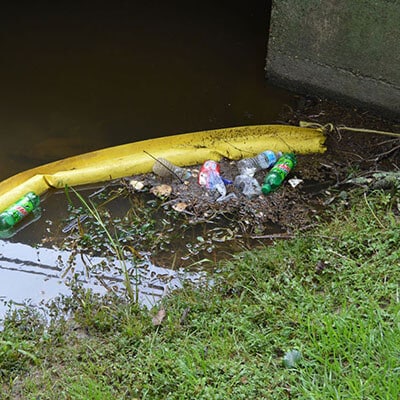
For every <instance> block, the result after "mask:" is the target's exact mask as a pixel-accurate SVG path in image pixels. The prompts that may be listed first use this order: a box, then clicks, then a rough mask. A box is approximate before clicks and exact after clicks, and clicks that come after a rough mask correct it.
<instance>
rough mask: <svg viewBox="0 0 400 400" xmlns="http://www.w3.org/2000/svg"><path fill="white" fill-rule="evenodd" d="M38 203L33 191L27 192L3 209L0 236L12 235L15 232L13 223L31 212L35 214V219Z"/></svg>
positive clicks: (37, 213) (16, 222) (37, 197)
mask: <svg viewBox="0 0 400 400" xmlns="http://www.w3.org/2000/svg"><path fill="white" fill-rule="evenodd" d="M39 205H40V197H39V196H38V195H36V194H35V193H34V192H29V193H27V194H26V195H24V196H23V197H21V198H20V199H19V200H18V201H16V202H15V203H14V204H13V205H11V206H10V207H8V208H7V209H5V210H4V211H3V212H2V213H1V214H0V237H2V238H8V237H11V236H13V235H14V234H15V233H16V232H17V231H16V230H15V229H14V227H15V225H16V224H18V223H19V222H20V221H21V220H22V219H24V218H26V217H27V216H28V215H29V214H31V213H34V214H35V217H36V219H37V218H39V217H40V213H39V212H40V210H39Z"/></svg>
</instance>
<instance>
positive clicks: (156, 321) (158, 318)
mask: <svg viewBox="0 0 400 400" xmlns="http://www.w3.org/2000/svg"><path fill="white" fill-rule="evenodd" d="M166 316H167V312H166V311H165V308H160V309H159V310H158V312H157V314H156V315H154V317H153V318H152V320H151V322H152V323H153V325H154V326H160V325H161V324H162V322H163V321H164V318H165V317H166Z"/></svg>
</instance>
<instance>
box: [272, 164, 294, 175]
mask: <svg viewBox="0 0 400 400" xmlns="http://www.w3.org/2000/svg"><path fill="white" fill-rule="evenodd" d="M276 168H277V169H280V170H281V171H283V172H284V173H285V174H286V175H287V174H288V173H289V172H290V170H291V169H292V167H291V166H290V165H289V164H286V163H282V164H277V165H276Z"/></svg>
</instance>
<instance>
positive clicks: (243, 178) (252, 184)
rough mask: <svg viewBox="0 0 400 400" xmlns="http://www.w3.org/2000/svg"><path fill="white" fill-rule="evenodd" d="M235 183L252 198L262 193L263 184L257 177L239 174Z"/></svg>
mask: <svg viewBox="0 0 400 400" xmlns="http://www.w3.org/2000/svg"><path fill="white" fill-rule="evenodd" d="M233 184H234V185H235V186H236V187H237V188H238V189H239V190H240V191H241V192H242V193H243V194H244V195H245V196H246V197H247V198H251V197H254V196H258V195H260V194H261V186H260V184H259V183H258V181H257V179H256V178H254V177H252V176H249V175H245V174H243V175H238V176H237V177H236V178H235V181H234V182H233Z"/></svg>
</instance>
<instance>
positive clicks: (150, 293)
mask: <svg viewBox="0 0 400 400" xmlns="http://www.w3.org/2000/svg"><path fill="white" fill-rule="evenodd" d="M125 267H126V268H127V270H128V272H129V273H130V276H131V285H132V288H133V290H134V292H135V298H136V296H137V300H138V302H139V304H141V305H142V306H145V307H148V308H150V307H152V306H153V305H155V304H156V303H157V302H158V301H159V300H160V298H162V297H163V296H164V295H166V294H167V293H168V292H169V291H170V290H173V289H176V288H180V287H182V280H192V281H196V282H199V280H200V279H201V275H200V274H195V273H190V274H189V273H184V272H183V271H180V272H178V271H173V270H170V269H167V268H161V267H157V266H156V265H154V264H153V263H152V262H151V261H150V260H149V259H145V260H144V261H143V262H141V264H139V265H138V264H133V263H132V262H130V261H129V259H127V260H126V262H125ZM122 268H123V267H122V265H121V263H120V261H119V260H116V259H107V258H103V257H89V256H87V255H85V254H83V255H80V256H79V257H76V258H74V260H71V254H70V252H65V251H61V250H59V249H49V248H45V247H40V248H34V247H32V246H29V245H26V244H23V243H9V242H5V241H2V240H0V276H1V279H0V320H1V319H2V318H3V317H4V315H5V313H6V311H7V310H8V305H7V304H8V303H9V302H10V301H12V303H13V304H14V305H22V304H29V305H32V306H39V305H43V304H47V303H48V302H49V301H51V300H54V299H55V298H56V297H57V296H59V295H67V296H68V295H71V293H72V292H71V283H75V282H78V283H80V284H82V285H83V287H85V288H87V289H88V288H90V289H91V290H92V291H93V292H94V293H99V294H106V293H107V292H110V291H112V292H115V293H117V294H120V295H124V294H126V283H125V282H124V279H123V274H122V270H121V269H122Z"/></svg>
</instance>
